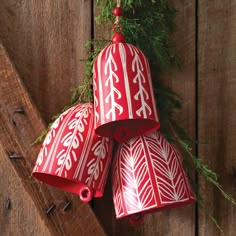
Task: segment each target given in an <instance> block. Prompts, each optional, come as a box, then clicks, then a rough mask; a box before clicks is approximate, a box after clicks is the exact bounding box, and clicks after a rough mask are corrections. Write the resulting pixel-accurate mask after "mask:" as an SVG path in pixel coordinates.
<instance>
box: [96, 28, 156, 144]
mask: <svg viewBox="0 0 236 236" xmlns="http://www.w3.org/2000/svg"><path fill="white" fill-rule="evenodd" d="M112 41H113V44H111V45H109V46H107V47H106V48H105V49H103V50H102V52H101V53H100V54H99V55H98V57H97V59H96V61H95V63H94V73H93V74H94V77H93V78H94V102H95V129H96V130H95V132H96V133H97V134H98V135H101V136H106V137H114V138H116V139H117V140H118V141H121V142H124V141H126V140H128V139H129V138H131V137H134V136H138V135H143V134H146V133H149V132H151V131H154V130H156V129H157V128H158V127H159V119H158V116H157V110H156V103H155V99H154V95H153V86H152V81H151V73H150V68H149V63H148V60H147V58H146V57H145V56H144V54H143V53H142V51H141V50H140V49H138V48H137V47H135V46H133V45H131V44H127V43H125V42H124V38H123V36H122V34H121V33H116V34H115V35H114V36H113V40H112ZM125 130H127V132H125ZM115 134H118V138H117V135H115Z"/></svg>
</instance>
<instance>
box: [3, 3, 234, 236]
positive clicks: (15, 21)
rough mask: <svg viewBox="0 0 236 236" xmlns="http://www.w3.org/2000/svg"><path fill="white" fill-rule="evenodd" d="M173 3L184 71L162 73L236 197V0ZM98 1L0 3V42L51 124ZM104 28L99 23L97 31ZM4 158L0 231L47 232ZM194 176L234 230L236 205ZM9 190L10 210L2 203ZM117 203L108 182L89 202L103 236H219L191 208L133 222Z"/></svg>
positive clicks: (78, 76) (77, 71)
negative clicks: (119, 215)
mask: <svg viewBox="0 0 236 236" xmlns="http://www.w3.org/2000/svg"><path fill="white" fill-rule="evenodd" d="M171 2H172V3H171V4H173V5H174V6H175V7H176V8H177V10H178V15H177V26H178V28H177V29H178V30H177V32H176V33H175V34H173V38H174V40H175V43H176V50H177V52H178V54H179V55H180V57H181V58H182V61H183V71H182V72H181V73H178V76H177V77H178V78H177V79H173V78H171V77H170V76H168V75H167V74H165V73H164V74H163V75H162V77H161V78H160V79H162V80H163V81H165V82H166V83H167V84H168V85H169V86H171V87H172V88H173V89H174V90H175V91H176V92H177V93H179V94H180V95H181V97H182V98H183V109H182V111H181V112H179V113H178V114H176V117H177V119H178V120H179V122H181V124H182V126H183V127H184V128H185V129H186V130H187V132H188V133H189V134H190V135H192V136H193V137H196V138H198V139H199V141H200V144H199V145H198V147H196V150H195V151H196V153H197V154H198V155H199V156H201V157H202V158H203V159H204V161H205V162H206V163H207V164H209V166H210V167H211V168H213V169H214V170H216V171H217V172H218V173H219V174H220V177H219V180H220V182H221V183H222V185H223V186H224V187H225V189H226V190H227V191H228V192H230V193H231V194H232V195H233V196H234V197H235V198H236V181H235V179H236V145H235V142H236V109H235V108H236V93H235V90H236V77H235V74H236V66H235V64H236V24H235V22H236V1H234V0H225V1H220V0H211V1H203V0H175V1H171ZM94 6H95V3H93V2H92V1H91V0H83V1H82V0H66V1H65V0H56V1H51V0H40V1H39V0H31V1H27V0H1V1H0V40H1V41H2V43H3V45H4V46H5V48H6V49H7V51H8V53H9V55H10V57H11V59H12V61H13V62H14V64H15V66H16V69H17V70H18V72H19V74H20V76H21V78H22V80H23V82H24V84H25V86H26V88H27V90H28V91H29V94H30V95H31V97H32V99H33V102H34V103H35V104H36V106H37V108H38V109H39V111H40V113H41V115H42V117H43V119H44V120H45V121H46V122H49V121H50V118H51V117H52V116H53V115H54V114H56V113H58V112H60V111H61V109H62V107H63V106H64V105H65V104H67V103H68V101H69V99H70V95H71V89H72V88H73V87H75V86H76V85H78V84H79V83H80V82H81V81H82V79H83V73H84V64H83V63H82V62H81V61H80V59H84V58H85V56H86V51H85V49H84V44H85V42H86V41H87V40H88V39H89V38H90V37H91V35H92V33H93V32H92V30H93V29H94V27H93V25H92V24H94V22H93V21H92V20H93V17H92V14H93V12H94ZM99 32H101V30H99V29H97V28H96V26H95V35H96V34H99ZM0 82H1V81H0ZM0 97H1V96H0ZM204 143H205V144H204ZM35 158H36V157H35ZM0 166H1V167H0V235H3V236H5V235H17V236H18V235H24V236H28V235H51V233H50V232H51V231H49V230H48V228H47V224H45V223H44V221H43V219H42V217H41V215H40V214H39V213H38V212H37V210H36V207H35V205H34V202H33V201H32V199H31V198H30V196H29V195H28V194H27V192H26V191H25V190H24V187H23V185H22V184H21V181H20V179H19V178H18V176H17V173H16V172H15V171H14V170H13V168H12V166H11V164H10V162H9V161H8V160H7V158H4V155H3V153H2V152H1V149H0ZM196 181H198V183H199V186H200V187H199V191H200V193H201V194H202V195H203V196H204V197H205V198H206V199H207V205H208V206H209V208H210V209H212V211H213V214H214V216H215V217H216V219H217V220H218V222H219V224H220V226H221V227H222V228H223V230H224V231H225V235H230V236H231V235H232V236H233V235H235V234H236V221H235V218H236V208H235V207H233V206H232V205H231V204H229V203H227V202H226V201H225V200H224V199H223V198H222V196H221V195H220V194H219V193H218V192H217V191H216V189H215V188H212V187H209V185H208V184H207V183H205V181H204V179H202V178H201V177H200V176H199V177H197V180H196ZM7 198H11V202H12V208H11V211H10V214H9V213H6V209H5V207H4V206H5V203H6V199H7ZM112 204H113V203H112V199H111V188H110V183H108V184H107V188H106V191H105V194H104V198H102V199H96V200H95V201H94V202H93V209H94V212H95V214H96V215H97V217H98V219H99V220H100V222H101V224H102V225H103V227H104V229H105V231H106V232H107V235H111V236H113V235H117V236H118V235H123V236H129V235H137V236H144V235H145V236H154V235H155V236H156V235H160V236H166V235H167V236H168V235H174V236H175V235H188V236H193V235H195V236H198V235H201V236H203V235H205V236H208V235H214V236H215V235H219V231H218V230H217V229H216V227H215V226H214V225H213V223H212V222H211V220H209V218H208V217H206V216H205V215H202V214H201V213H200V212H199V210H198V209H197V208H195V207H194V206H188V207H184V208H180V209H175V210H168V211H165V212H159V213H155V214H152V215H148V216H146V217H145V220H144V222H143V223H142V224H140V225H139V226H135V227H134V226H130V225H129V223H128V221H127V220H119V221H117V220H115V216H114V210H113V205H112ZM71 224H73V222H71ZM88 227H89V226H88ZM77 235H78V234H77Z"/></svg>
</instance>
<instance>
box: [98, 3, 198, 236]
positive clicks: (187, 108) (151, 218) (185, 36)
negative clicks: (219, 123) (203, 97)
mask: <svg viewBox="0 0 236 236" xmlns="http://www.w3.org/2000/svg"><path fill="white" fill-rule="evenodd" d="M171 4H173V6H175V7H176V9H177V10H178V15H177V32H176V33H175V34H174V35H173V40H174V41H175V43H176V51H177V53H178V55H179V56H180V57H181V59H182V60H183V64H182V66H183V71H182V72H181V73H178V72H177V79H174V78H173V77H171V76H169V75H167V74H165V73H163V74H162V75H161V77H160V78H159V79H160V80H162V81H163V82H164V83H165V84H166V85H168V86H170V87H171V88H173V90H174V91H175V92H177V93H178V94H179V95H180V96H181V97H182V101H183V109H182V110H181V112H179V113H178V114H176V117H177V120H178V121H179V122H180V124H181V126H183V127H184V128H185V130H186V131H187V132H188V134H189V135H191V136H192V137H194V136H195V121H196V114H195V1H187V0H184V1H180V0H178V1H172V3H171ZM109 27H110V26H106V27H105V28H104V27H103V28H102V29H101V28H100V27H97V26H96V25H95V37H98V36H103V37H104V38H108V39H109V37H110V30H109ZM105 205H106V206H108V209H109V210H106V211H104V206H105ZM113 208H114V207H113V203H112V191H111V186H110V182H109V183H108V186H107V188H106V191H105V193H104V197H103V198H102V199H96V200H95V202H94V211H95V212H96V215H97V216H98V217H99V219H100V221H101V222H102V225H103V226H104V228H105V229H106V230H107V233H108V235H117V236H118V235H123V236H130V235H135V236H154V235H155V236H163V235H165V236H168V235H173V236H174V235H176V236H178V235H188V236H192V235H195V211H194V206H187V207H183V208H179V209H173V210H168V211H163V212H157V213H154V214H149V215H146V216H145V219H144V221H143V222H142V223H141V224H140V225H137V226H132V225H130V223H129V220H128V219H127V218H125V219H122V220H116V219H115V214H114V210H113Z"/></svg>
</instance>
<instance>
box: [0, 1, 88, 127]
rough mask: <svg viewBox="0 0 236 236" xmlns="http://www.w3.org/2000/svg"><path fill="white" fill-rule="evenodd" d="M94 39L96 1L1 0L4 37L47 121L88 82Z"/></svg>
mask: <svg viewBox="0 0 236 236" xmlns="http://www.w3.org/2000/svg"><path fill="white" fill-rule="evenodd" d="M90 37H91V1H90V0H85V1H81V0H79V1H78V0H66V1H65V0H57V1H51V0H40V1H38V0H31V1H28V0H1V4H0V39H1V40H2V43H3V45H4V46H5V48H6V49H7V51H8V53H9V55H10V58H11V59H12V61H13V62H14V64H15V66H16V68H17V70H18V71H19V73H20V75H21V78H22V80H23V82H24V84H25V86H26V88H27V90H28V91H29V93H30V95H31V97H32V99H33V100H34V102H35V104H36V106H37V108H38V109H39V111H40V112H41V114H42V117H43V119H44V120H45V121H46V122H47V123H48V122H49V121H50V120H51V118H52V116H53V115H55V114H57V113H59V112H61V110H62V109H63V107H64V106H65V105H66V104H68V103H69V100H70V97H71V90H72V89H73V88H75V87H76V86H78V84H79V83H81V82H82V80H83V75H84V71H85V70H84V63H83V62H81V59H85V58H86V50H85V47H84V46H85V43H86V42H87V40H88V39H90Z"/></svg>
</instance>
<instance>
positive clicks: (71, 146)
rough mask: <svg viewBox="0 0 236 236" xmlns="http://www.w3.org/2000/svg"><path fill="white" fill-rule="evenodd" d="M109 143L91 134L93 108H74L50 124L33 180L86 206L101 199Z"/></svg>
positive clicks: (108, 164) (92, 129) (107, 161)
mask: <svg viewBox="0 0 236 236" xmlns="http://www.w3.org/2000/svg"><path fill="white" fill-rule="evenodd" d="M112 149H113V142H112V140H111V139H109V138H106V137H99V136H97V135H96V134H95V132H94V112H93V104H92V103H85V104H81V105H76V106H74V107H72V108H70V109H68V110H67V111H65V112H64V113H63V114H61V115H60V116H59V118H58V119H57V120H56V121H55V122H54V123H53V125H52V127H51V128H50V130H49V132H48V134H47V136H46V138H45V140H44V142H43V145H42V147H41V150H40V153H39V155H38V159H37V162H36V165H35V167H34V170H33V176H34V177H36V178H37V179H39V180H40V181H42V182H45V183H47V184H50V185H52V186H54V187H57V188H59V189H62V190H65V191H68V192H72V193H75V194H78V195H79V196H80V199H81V200H82V201H84V202H88V201H90V200H91V199H92V197H93V196H94V197H101V196H102V194H103V190H104V186H105V183H106V179H107V175H108V171H109V167H110V162H111V154H112Z"/></svg>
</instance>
